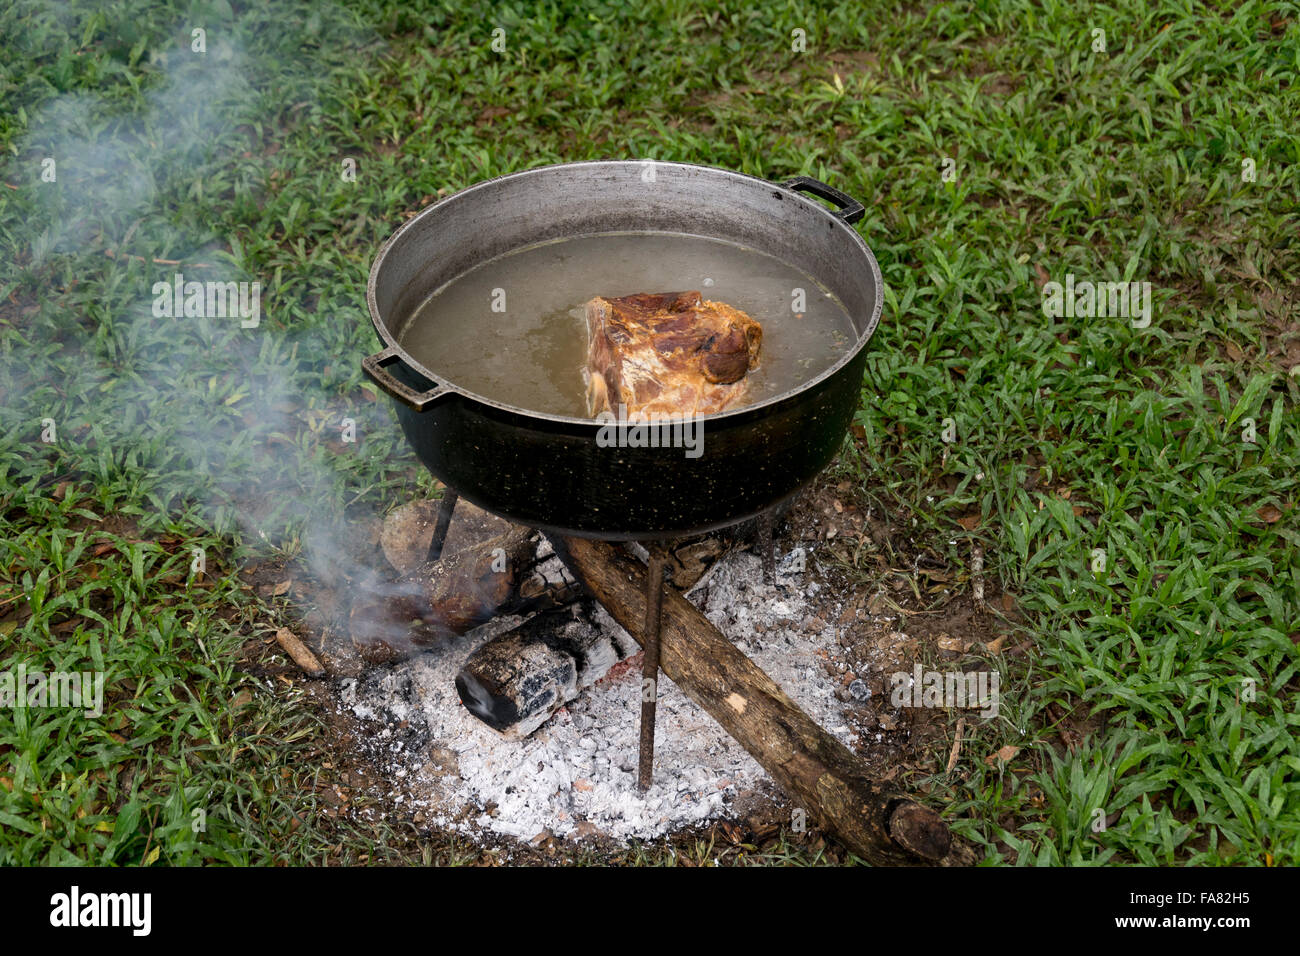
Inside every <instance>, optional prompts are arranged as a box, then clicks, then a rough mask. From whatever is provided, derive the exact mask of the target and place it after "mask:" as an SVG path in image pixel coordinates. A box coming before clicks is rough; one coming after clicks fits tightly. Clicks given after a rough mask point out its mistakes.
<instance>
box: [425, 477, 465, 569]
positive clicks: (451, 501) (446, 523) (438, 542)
mask: <svg viewBox="0 0 1300 956" xmlns="http://www.w3.org/2000/svg"><path fill="white" fill-rule="evenodd" d="M459 499H460V495H458V494H456V492H454V491H452V490H451V489H450V488H446V489H444V490H443V492H442V500H441V501H440V502H438V520H437V521H436V522H435V523H434V525H433V540H432V541H430V542H429V555H428V557H426V558H425V560H426V561H437V560H438V559H439V558H441V557H442V546H443V544H444V543H445V542H446V540H447V529H448V528H449V527H450V526H451V513H452V512H453V511H455V510H456V502H457V501H458V500H459Z"/></svg>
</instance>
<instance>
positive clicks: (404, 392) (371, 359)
mask: <svg viewBox="0 0 1300 956" xmlns="http://www.w3.org/2000/svg"><path fill="white" fill-rule="evenodd" d="M401 360H402V358H401V356H400V355H399V354H398V351H397V348H396V347H395V346H389V347H388V348H386V349H384V350H383V351H382V352H376V353H375V354H374V355H367V356H366V357H365V358H363V359H362V360H361V369H362V371H364V372H365V373H366V374H367V375H369V376H370V377H371V378H372V379H374V381H375V384H376V385H378V386H379V387H380V388H382V389H383V390H384V391H385V392H387V393H388V394H389V395H391V396H393V398H395V399H397V400H398V401H399V402H402V403H404V404H406V405H410V406H411V408H413V409H415V411H417V412H422V411H424V410H425V409H426V408H428V407H429V406H430V405H432V404H433V403H434V402H436V401H437V400H438V399H439V398H441V397H442V396H444V395H446V394H448V393H450V392H451V391H452V390H451V389H450V388H448V387H447V386H446V385H435V386H434V387H433V388H431V389H429V390H428V391H427V392H417V391H416V390H415V389H413V388H411V387H410V386H409V385H406V384H404V383H402V382H399V381H398V380H397V379H396V378H395V377H394V376H393V374H392V373H391V372H389V371H388V369H387V368H386V367H385V366H388V365H392V364H393V363H395V362H400V361H401Z"/></svg>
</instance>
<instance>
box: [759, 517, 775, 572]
mask: <svg viewBox="0 0 1300 956" xmlns="http://www.w3.org/2000/svg"><path fill="white" fill-rule="evenodd" d="M775 514H776V512H775V509H773V510H771V511H764V512H763V513H762V514H761V515H759V516H758V553H759V555H760V556H761V557H762V559H763V581H764V582H765V583H767V584H776V530H775V525H776V517H775Z"/></svg>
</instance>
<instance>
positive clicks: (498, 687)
mask: <svg viewBox="0 0 1300 956" xmlns="http://www.w3.org/2000/svg"><path fill="white" fill-rule="evenodd" d="M586 603H587V604H588V605H589V603H590V602H586ZM590 610H591V609H590V607H586V608H584V607H583V606H582V605H573V606H571V607H568V608H559V609H556V610H551V611H543V612H542V613H540V614H536V615H534V616H533V617H531V618H529V619H528V620H527V621H525V622H524V623H523V624H521V625H519V626H518V627H516V628H514V629H513V630H510V631H507V632H506V633H505V634H502V635H501V636H500V637H497V638H495V639H494V640H491V641H488V642H487V643H485V644H483V645H482V646H481V647H479V649H478V650H476V651H475V652H474V653H473V654H471V655H470V656H469V659H468V660H466V661H465V664H464V666H463V667H461V669H460V673H458V674H457V675H456V691H457V693H459V694H460V699H461V702H462V703H463V704H464V705H465V706H466V707H467V708H468V709H469V711H470V713H472V714H473V715H474V716H475V717H477V718H479V720H481V721H483V722H484V723H485V724H487V725H488V726H489V727H491V728H492V729H493V730H498V731H501V732H503V733H505V734H506V735H507V736H509V737H513V738H521V737H526V736H528V735H529V734H531V733H532V732H533V731H534V730H536V729H537V728H538V727H540V726H541V725H542V724H544V723H545V722H546V720H547V719H548V718H549V717H550V716H551V714H553V713H555V711H557V710H559V709H560V708H561V707H563V706H564V705H565V704H566V703H568V702H569V701H571V700H573V699H574V698H575V697H577V696H578V694H580V693H581V692H582V691H583V690H584V689H585V688H587V687H590V686H591V685H592V684H594V683H595V682H596V681H598V680H599V679H600V678H601V677H603V676H604V675H605V673H606V672H607V671H608V670H609V669H610V668H611V667H613V666H614V665H615V664H617V663H618V662H619V661H621V660H623V659H624V658H626V657H628V656H629V655H630V654H632V653H633V652H634V651H635V650H636V645H635V644H633V643H632V642H630V641H629V642H628V643H627V646H625V645H624V644H621V643H619V642H618V640H616V639H612V638H610V637H608V636H606V634H605V632H604V631H602V630H601V628H600V627H598V626H596V625H595V624H594V623H593V622H592V621H591V619H590V617H591V615H590Z"/></svg>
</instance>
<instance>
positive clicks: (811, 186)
mask: <svg viewBox="0 0 1300 956" xmlns="http://www.w3.org/2000/svg"><path fill="white" fill-rule="evenodd" d="M781 186H782V187H783V188H785V189H789V190H790V191H791V192H800V191H803V192H810V193H812V194H813V195H814V196H817V197H818V198H819V199H825V200H826V201H827V202H831V203H834V204H835V205H836V206H838V207H839V209H838V210H837V211H835V212H834V213H832V215H834V216H835V217H836V218H839V219H843V220H844V221H845V222H847V223H855V222H857V221H858V220H859V219H861V218H862V217H863V215H865V214H866V211H867V207H866V206H864V205H862V203H860V202H858V201H857V200H856V199H854V198H853V197H852V196H850V195H848V194H847V193H842V192H840V191H839V190H838V189H836V188H835V187H833V186H827V185H826V184H825V183H824V182H822V181H821V180H820V179H813V178H812V177H811V176H796V177H795V178H794V179H790V180H787V181H786V182H783V183H782V184H781Z"/></svg>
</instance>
